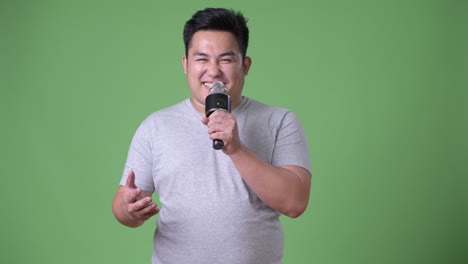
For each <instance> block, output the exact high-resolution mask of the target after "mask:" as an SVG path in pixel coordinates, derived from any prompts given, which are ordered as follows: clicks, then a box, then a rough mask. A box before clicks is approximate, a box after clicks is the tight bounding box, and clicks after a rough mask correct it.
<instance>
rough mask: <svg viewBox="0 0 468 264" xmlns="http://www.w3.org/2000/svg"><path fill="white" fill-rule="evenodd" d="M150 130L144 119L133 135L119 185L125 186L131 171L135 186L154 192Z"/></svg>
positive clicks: (147, 120)
mask: <svg viewBox="0 0 468 264" xmlns="http://www.w3.org/2000/svg"><path fill="white" fill-rule="evenodd" d="M150 129H151V126H150V120H149V119H146V120H145V121H143V122H142V123H141V125H140V126H139V127H138V129H137V130H136V132H135V134H134V135H133V138H132V141H131V143H130V147H129V150H128V155H127V161H126V162H125V168H124V171H123V174H122V178H121V180H120V185H125V183H126V181H127V177H128V174H129V172H130V170H133V171H134V173H135V185H136V186H137V187H138V188H140V189H142V190H144V191H151V192H152V191H154V183H153V177H152V167H153V155H152V147H151V140H150V135H151V133H150V131H151V130H150Z"/></svg>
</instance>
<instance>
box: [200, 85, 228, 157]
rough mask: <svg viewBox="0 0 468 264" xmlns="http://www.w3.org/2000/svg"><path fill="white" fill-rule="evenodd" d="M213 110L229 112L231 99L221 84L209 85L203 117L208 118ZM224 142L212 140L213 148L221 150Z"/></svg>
mask: <svg viewBox="0 0 468 264" xmlns="http://www.w3.org/2000/svg"><path fill="white" fill-rule="evenodd" d="M215 110H224V111H227V112H229V113H230V112H231V98H230V97H229V95H228V94H227V89H226V87H225V86H224V83H222V82H219V81H218V82H215V83H213V84H212V85H211V88H210V94H209V95H208V96H207V97H206V99H205V116H206V117H209V116H210V115H211V114H212V113H213V112H214V111H215ZM223 147H224V142H223V141H222V140H219V139H213V148H214V149H216V150H219V149H222V148H223Z"/></svg>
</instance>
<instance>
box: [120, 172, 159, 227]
mask: <svg viewBox="0 0 468 264" xmlns="http://www.w3.org/2000/svg"><path fill="white" fill-rule="evenodd" d="M152 194H153V192H149V191H143V190H141V189H139V188H137V187H136V185H135V174H134V172H133V171H130V173H129V175H128V178H127V182H126V184H125V185H121V186H119V189H118V190H117V193H116V194H115V196H114V199H113V201H112V211H113V213H114V216H115V218H116V219H117V220H118V221H119V222H120V223H121V224H123V225H125V226H128V227H138V226H141V225H142V224H143V223H144V222H145V221H146V220H148V219H149V218H150V217H152V216H153V215H155V214H157V213H158V212H159V208H158V206H157V205H156V203H154V202H153V199H152V198H151V195H152Z"/></svg>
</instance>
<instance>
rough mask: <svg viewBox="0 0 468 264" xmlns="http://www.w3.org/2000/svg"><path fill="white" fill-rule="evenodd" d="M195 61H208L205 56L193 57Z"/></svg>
mask: <svg viewBox="0 0 468 264" xmlns="http://www.w3.org/2000/svg"><path fill="white" fill-rule="evenodd" d="M195 61H200V62H205V61H208V59H205V58H198V59H195Z"/></svg>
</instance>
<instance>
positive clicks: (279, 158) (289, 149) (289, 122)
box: [272, 111, 312, 172]
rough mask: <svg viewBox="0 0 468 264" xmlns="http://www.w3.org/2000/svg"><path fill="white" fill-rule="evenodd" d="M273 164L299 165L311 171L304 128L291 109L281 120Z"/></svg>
mask: <svg viewBox="0 0 468 264" xmlns="http://www.w3.org/2000/svg"><path fill="white" fill-rule="evenodd" d="M272 164H273V165H274V166H284V165H297V166H301V167H303V168H305V169H307V170H308V171H309V172H311V169H312V165H311V162H310V152H309V145H308V143H307V139H306V136H305V133H304V128H303V127H302V125H301V123H300V122H299V120H298V118H297V116H296V115H295V114H294V113H293V112H291V111H287V112H286V113H285V115H284V116H283V118H282V120H281V123H280V126H279V129H278V132H277V135H276V143H275V149H274V152H273V159H272Z"/></svg>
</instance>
